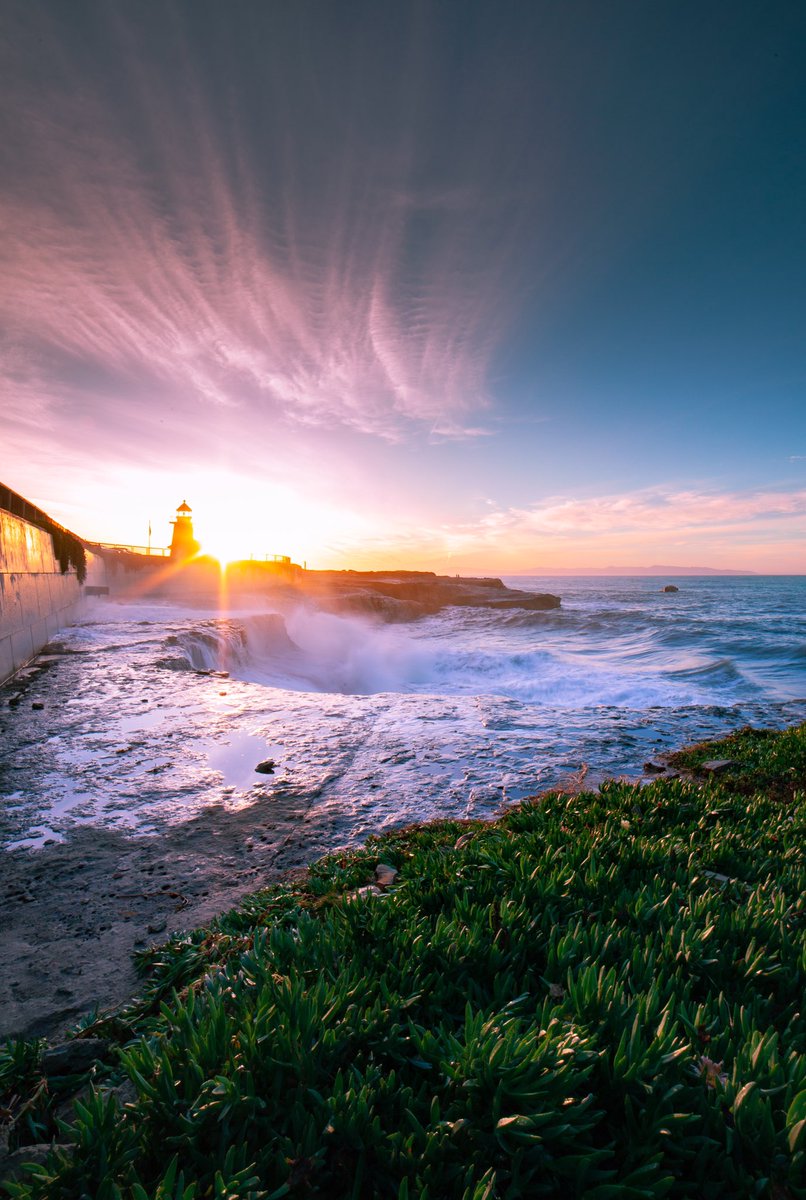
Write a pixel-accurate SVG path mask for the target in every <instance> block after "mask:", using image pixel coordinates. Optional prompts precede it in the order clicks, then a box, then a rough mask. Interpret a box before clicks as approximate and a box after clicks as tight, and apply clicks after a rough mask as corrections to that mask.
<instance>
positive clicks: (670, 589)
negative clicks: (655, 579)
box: [661, 583, 680, 592]
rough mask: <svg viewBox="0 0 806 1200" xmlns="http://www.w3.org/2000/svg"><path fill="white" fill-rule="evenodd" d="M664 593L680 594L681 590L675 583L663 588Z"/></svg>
mask: <svg viewBox="0 0 806 1200" xmlns="http://www.w3.org/2000/svg"><path fill="white" fill-rule="evenodd" d="M661 591H662V592H679V591H680V588H679V587H675V585H674V584H673V583H667V584H666V587H665V588H661Z"/></svg>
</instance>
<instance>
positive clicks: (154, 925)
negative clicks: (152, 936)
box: [146, 921, 168, 933]
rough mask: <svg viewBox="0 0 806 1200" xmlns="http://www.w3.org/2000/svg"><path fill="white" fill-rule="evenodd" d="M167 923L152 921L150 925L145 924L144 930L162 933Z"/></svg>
mask: <svg viewBox="0 0 806 1200" xmlns="http://www.w3.org/2000/svg"><path fill="white" fill-rule="evenodd" d="M167 924H168V922H167V921H152V922H151V924H150V925H147V926H146V930H147V932H148V933H163V932H164V931H165V928H166V926H167Z"/></svg>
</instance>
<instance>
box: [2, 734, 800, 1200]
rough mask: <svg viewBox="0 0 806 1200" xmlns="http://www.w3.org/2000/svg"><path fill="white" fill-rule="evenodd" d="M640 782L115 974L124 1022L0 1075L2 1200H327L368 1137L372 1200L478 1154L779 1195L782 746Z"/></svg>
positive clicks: (208, 930) (794, 1165) (793, 1028)
mask: <svg viewBox="0 0 806 1200" xmlns="http://www.w3.org/2000/svg"><path fill="white" fill-rule="evenodd" d="M667 761H668V763H669V767H670V770H669V773H668V774H667V776H666V778H663V777H659V776H658V775H655V776H654V777H653V778H651V779H648V780H647V786H645V787H642V786H637V785H636V784H634V783H629V782H627V781H619V780H614V781H612V782H610V783H608V784H607V785H603V787H602V788H601V790H600V791H599V792H598V793H596V792H592V791H591V790H590V789H587V788H585V787H584V781H583V780H580V787H579V789H578V790H576V791H575V792H571V793H569V792H567V791H563V790H562V789H557V788H555V789H552V790H550V791H547V792H544V793H541V794H539V795H537V796H535V797H531V798H530V799H528V800H524V801H522V802H521V803H520V804H516V805H514V806H513V807H512V808H511V809H509V810H508V811H507V812H506V813H504V814H503V815H501V816H500V817H499V818H498V819H496V820H493V821H481V820H465V821H457V820H455V819H447V820H437V821H430V822H425V823H422V822H415V823H409V824H407V825H405V826H403V827H401V828H398V829H396V830H394V831H389V832H388V833H384V834H382V835H381V836H379V837H375V838H371V839H370V840H369V841H368V842H367V844H366V845H363V846H360V847H355V848H352V849H350V850H346V851H338V852H336V853H331V854H328V855H327V856H325V858H323V859H320V860H319V861H317V862H316V863H312V864H311V866H310V868H309V869H308V870H302V871H298V872H297V873H296V874H295V875H293V876H289V875H288V874H286V875H285V877H284V878H283V879H282V880H280V879H279V878H278V880H276V881H275V885H274V886H268V887H266V888H265V889H264V890H261V891H259V892H258V893H257V894H254V895H250V896H249V897H248V898H247V899H245V900H244V902H243V903H241V904H239V905H238V906H237V907H235V908H231V909H230V911H228V912H226V913H225V914H224V915H222V916H221V917H220V919H218V920H213V921H212V922H211V923H210V924H209V925H207V926H203V927H200V928H196V929H194V930H192V931H191V932H189V933H186V934H183V935H182V936H180V937H177V938H175V939H173V940H171V941H170V942H168V943H167V944H165V945H162V946H160V947H159V948H157V949H155V950H154V951H153V952H151V953H149V952H145V953H143V954H141V955H140V956H139V962H140V965H141V967H142V968H143V973H142V975H141V977H140V980H139V986H138V988H137V994H136V995H135V996H133V997H132V998H131V1002H130V1003H128V1004H123V1005H121V1006H119V1007H118V1008H117V1009H115V1010H114V1011H109V1012H106V1013H99V1014H95V1015H92V1016H90V1017H88V1018H87V1019H85V1020H82V1021H81V1022H80V1023H78V1024H77V1025H75V1026H74V1028H73V1030H72V1031H71V1036H70V1040H68V1041H67V1042H65V1043H64V1044H62V1045H51V1047H50V1048H48V1047H46V1046H45V1045H44V1043H43V1041H42V1040H28V1041H25V1042H15V1043H12V1044H10V1045H9V1046H7V1047H5V1048H0V1070H1V1074H0V1082H2V1085H3V1086H2V1088H0V1091H2V1095H0V1102H2V1103H3V1104H4V1105H5V1113H6V1117H5V1125H4V1127H3V1128H0V1135H2V1136H3V1139H4V1142H5V1146H0V1176H5V1177H6V1179H7V1180H8V1181H9V1182H10V1181H11V1180H13V1179H14V1178H16V1179H20V1175H21V1173H22V1174H26V1172H27V1174H28V1179H27V1182H26V1183H21V1184H20V1190H19V1194H20V1195H21V1196H23V1195H24V1196H27V1197H30V1200H34V1197H44V1195H46V1194H47V1195H50V1194H51V1192H52V1188H51V1184H52V1183H53V1182H56V1181H58V1183H60V1184H61V1185H63V1186H62V1190H60V1192H59V1194H60V1195H61V1194H65V1195H67V1194H70V1195H73V1194H77V1193H76V1188H75V1186H74V1185H75V1184H76V1181H77V1180H80V1181H81V1189H82V1194H84V1192H86V1194H88V1195H89V1194H95V1190H97V1187H98V1186H99V1185H101V1184H102V1185H103V1186H104V1187H105V1188H106V1187H108V1186H110V1184H120V1185H125V1186H126V1187H128V1186H129V1185H130V1184H132V1183H135V1184H136V1194H137V1195H138V1196H139V1195H141V1194H142V1195H143V1196H145V1195H152V1194H156V1189H157V1188H158V1185H161V1184H162V1183H163V1182H166V1181H167V1182H170V1185H171V1189H172V1190H173V1184H174V1175H175V1173H176V1170H177V1158H176V1157H174V1156H175V1154H176V1150H177V1147H178V1148H180V1153H181V1156H182V1158H181V1165H182V1170H183V1171H185V1172H187V1173H188V1174H187V1175H183V1176H182V1177H181V1179H180V1191H184V1188H185V1184H186V1183H188V1182H190V1184H191V1186H193V1187H198V1188H200V1189H202V1190H203V1191H204V1192H205V1194H207V1193H208V1192H209V1193H210V1194H212V1187H213V1185H214V1183H215V1181H217V1180H219V1178H221V1179H222V1180H223V1181H225V1182H226V1183H228V1184H229V1185H230V1192H231V1193H232V1194H233V1195H236V1194H238V1192H237V1191H233V1190H232V1189H233V1188H235V1187H236V1185H239V1184H240V1182H241V1181H244V1180H245V1181H246V1182H247V1184H248V1187H249V1188H251V1189H253V1190H254V1188H263V1189H265V1190H266V1191H267V1192H268V1194H275V1195H285V1194H290V1195H292V1194H296V1193H297V1192H298V1191H299V1189H298V1188H297V1181H298V1177H299V1171H298V1164H299V1163H303V1164H305V1171H306V1175H305V1180H307V1179H308V1177H309V1175H310V1176H311V1177H312V1176H313V1175H316V1178H317V1180H318V1183H317V1190H318V1191H320V1192H321V1194H327V1195H332V1196H334V1197H335V1196H338V1197H344V1200H347V1197H349V1196H355V1195H356V1194H357V1193H356V1178H357V1175H356V1170H357V1164H356V1160H355V1157H354V1156H350V1155H347V1156H345V1153H344V1149H343V1147H344V1146H345V1145H348V1146H357V1147H358V1150H359V1152H362V1148H363V1147H364V1146H365V1142H364V1141H362V1140H361V1139H362V1138H364V1137H366V1134H367V1114H376V1115H374V1117H373V1120H372V1125H371V1128H370V1134H371V1137H372V1144H373V1146H374V1147H375V1148H376V1150H377V1153H378V1154H379V1155H380V1154H383V1155H385V1158H384V1161H386V1162H388V1164H389V1171H390V1172H391V1175H390V1178H391V1179H392V1182H393V1185H394V1186H393V1187H392V1188H391V1189H386V1192H388V1194H389V1195H394V1194H395V1192H396V1191H397V1194H398V1195H399V1197H400V1200H405V1197H406V1196H407V1195H409V1194H410V1193H409V1192H407V1191H406V1181H408V1180H410V1179H411V1178H412V1176H414V1182H415V1186H416V1189H417V1194H420V1193H421V1192H423V1191H424V1190H425V1188H426V1186H428V1188H429V1189H430V1186H431V1183H435V1184H436V1185H437V1192H436V1194H439V1195H457V1196H460V1195H465V1196H467V1194H468V1193H467V1191H466V1189H465V1186H464V1185H465V1183H466V1182H467V1179H468V1178H470V1176H471V1175H472V1177H473V1180H475V1182H479V1183H480V1186H481V1184H486V1183H489V1182H490V1178H489V1171H490V1169H491V1168H490V1162H491V1155H493V1156H494V1158H493V1166H494V1168H495V1170H496V1171H497V1172H500V1176H501V1179H502V1180H504V1182H506V1180H507V1179H509V1178H511V1177H512V1173H513V1171H514V1170H521V1169H522V1167H523V1164H524V1163H525V1164H526V1167H528V1170H529V1172H530V1176H529V1177H530V1178H532V1177H533V1178H535V1179H545V1163H546V1151H547V1150H548V1152H549V1154H550V1155H551V1156H552V1158H551V1161H560V1160H561V1158H562V1157H563V1156H565V1157H567V1156H569V1155H570V1156H571V1162H572V1168H573V1171H574V1176H573V1178H575V1179H577V1182H578V1185H579V1186H578V1187H575V1189H574V1194H575V1195H576V1194H579V1195H586V1194H588V1185H589V1184H590V1181H591V1178H592V1177H593V1174H592V1173H593V1172H596V1171H603V1173H602V1175H601V1179H602V1180H603V1181H604V1182H605V1185H606V1187H607V1190H608V1194H609V1192H610V1190H612V1186H613V1185H614V1183H615V1184H621V1183H624V1184H625V1185H627V1184H628V1183H630V1181H631V1180H633V1179H634V1178H636V1177H639V1178H640V1182H641V1189H642V1190H641V1192H640V1194H641V1195H642V1196H646V1197H647V1200H648V1198H649V1197H650V1196H654V1195H657V1194H659V1192H658V1187H662V1189H663V1190H664V1191H665V1190H667V1189H666V1187H665V1184H666V1181H667V1180H668V1179H670V1178H674V1179H676V1180H678V1181H679V1183H680V1184H681V1185H682V1186H683V1187H684V1189H685V1194H686V1195H688V1194H692V1193H693V1191H696V1190H697V1186H698V1184H699V1182H700V1181H701V1180H702V1178H704V1177H707V1178H708V1179H710V1180H716V1181H717V1182H719V1181H720V1180H722V1179H723V1176H724V1181H723V1182H725V1184H726V1186H727V1185H730V1187H729V1188H728V1190H729V1191H730V1194H734V1192H736V1194H739V1192H741V1194H742V1195H744V1194H747V1195H749V1194H751V1192H752V1194H759V1195H761V1194H762V1189H761V1186H760V1185H761V1183H762V1182H764V1183H765V1184H766V1183H768V1182H769V1163H770V1161H772V1160H773V1156H775V1158H774V1161H775V1164H776V1165H775V1171H776V1178H777V1179H780V1181H781V1183H782V1188H783V1190H782V1194H784V1192H786V1194H789V1190H788V1188H787V1187H786V1183H787V1181H789V1182H790V1183H793V1182H794V1181H795V1180H797V1179H802V1165H803V1161H804V1157H803V1156H804V1150H806V1146H805V1145H804V1142H803V1138H804V1136H806V1122H804V1120H803V1119H802V1118H803V1112H802V1099H803V1095H804V1093H803V1091H802V1085H803V1069H802V1062H801V1057H800V1056H799V1055H798V1053H797V1049H798V1046H799V1045H800V1042H801V1040H802V1027H803V1021H802V1016H801V1012H800V1007H799V1005H798V1004H797V998H798V996H799V995H800V994H801V992H802V984H803V959H802V942H803V929H802V909H803V841H802V828H803V824H802V823H803V819H804V812H803V802H804V791H803V788H804V784H806V724H804V723H799V724H798V725H795V726H793V727H791V728H789V729H787V730H784V731H776V730H770V729H754V728H752V727H749V726H744V727H742V728H740V729H739V730H737V731H735V732H734V733H731V734H729V735H727V736H725V737H723V738H721V739H719V740H717V741H711V742H700V743H696V744H694V745H691V746H688V747H687V748H685V749H683V750H678V751H675V752H672V753H671V754H670V755H669V756H668V759H667ZM132 865H134V864H132ZM140 865H141V866H143V864H140ZM149 865H151V866H153V867H154V868H155V871H156V868H157V865H158V864H156V863H153V864H149ZM146 870H147V867H146ZM122 878H123V877H121V880H122ZM121 880H118V881H116V882H117V883H118V884H120V883H121ZM234 882H235V884H236V886H237V883H238V881H237V880H235V881H234ZM278 884H279V886H278ZM171 890H172V889H171V886H170V884H169V883H168V884H167V885H160V887H159V888H158V892H159V894H160V895H165V896H167V898H168V899H170V900H174V901H175V900H176V899H177V898H178V897H176V896H172V895H171ZM202 894H203V893H202ZM208 899H209V890H208ZM182 911H183V912H184V913H186V914H187V913H188V912H189V911H190V908H189V906H188V907H185V908H183V909H182ZM183 923H184V922H183ZM736 1014H740V1016H739V1015H736ZM354 1081H357V1084H358V1086H355V1082H354ZM771 1081H772V1082H773V1083H774V1084H775V1086H771ZM754 1089H755V1090H754ZM751 1092H752V1094H753V1096H754V1098H755V1103H756V1110H755V1111H754V1115H753V1120H752V1121H751V1122H749V1123H747V1122H746V1121H745V1119H744V1118H745V1112H744V1111H743V1105H744V1104H745V1103H746V1102H747V1098H748V1096H749V1095H750V1094H751ZM636 1096H637V1097H638V1098H639V1099H640V1100H641V1102H642V1103H643V1105H644V1106H645V1107H644V1108H640V1109H639V1108H637V1107H636V1105H635V1102H634V1099H633V1097H636ZM672 1096H674V1112H673V1111H672V1109H671V1107H670V1104H669V1101H670V1098H671V1097H672ZM79 1101H80V1103H79ZM759 1105H760V1106H761V1109H759ZM740 1110H742V1111H740ZM762 1110H763V1111H762ZM644 1111H645V1112H646V1116H645V1117H643V1116H640V1114H641V1113H644ZM405 1112H412V1113H413V1115H414V1118H415V1119H416V1122H417V1125H416V1126H414V1123H413V1121H412V1127H413V1128H415V1136H414V1138H411V1137H410V1138H409V1139H408V1140H407V1141H406V1142H405V1143H404V1144H403V1145H402V1146H401V1139H400V1130H401V1119H405V1118H401V1113H405ZM636 1113H639V1119H640V1120H642V1121H643V1124H642V1126H641V1131H640V1132H641V1138H640V1139H638V1140H637V1139H636V1136H635V1128H636V1124H635V1123H636ZM737 1117H738V1119H736V1118H737ZM756 1118H758V1119H756ZM759 1120H762V1121H763V1129H764V1131H765V1132H764V1138H765V1141H764V1144H763V1146H761V1147H759V1143H758V1137H759V1134H758V1129H759ZM672 1122H674V1124H673V1125H672V1124H671V1123H672ZM166 1130H167V1132H168V1136H167V1137H166ZM591 1130H593V1131H594V1136H593V1138H592V1136H591ZM457 1131H458V1132H459V1134H460V1136H461V1142H460V1143H459V1144H457V1143H456V1136H455V1135H456V1133H457ZM211 1133H213V1134H214V1136H212V1137H211ZM334 1135H335V1136H334ZM737 1138H738V1139H739V1150H740V1151H741V1153H740V1154H738V1155H735V1156H734V1157H731V1153H730V1152H731V1150H732V1148H733V1149H735V1147H736V1144H737ZM636 1144H638V1145H639V1148H640V1151H641V1155H640V1158H639V1159H638V1160H637V1161H636V1157H635V1148H636ZM233 1145H237V1146H238V1147H239V1150H240V1153H241V1158H240V1159H239V1160H237V1161H234V1160H233V1155H232V1153H231V1152H229V1148H230V1147H232V1146H233ZM118 1146H120V1147H125V1148H126V1153H125V1155H120V1154H118V1153H117V1152H116V1150H115V1148H116V1147H118ZM703 1146H705V1147H706V1148H707V1152H708V1155H709V1160H708V1162H707V1163H706V1164H703V1161H702V1153H703V1149H702V1148H703ZM110 1147H111V1148H112V1151H113V1152H112V1153H110ZM601 1147H606V1150H605V1151H603V1150H602V1149H601ZM4 1149H5V1158H4V1159H3V1157H2V1154H3V1150H4ZM432 1150H433V1153H432ZM602 1153H607V1155H608V1156H609V1157H608V1160H607V1162H606V1163H604V1164H602V1162H601V1155H602ZM524 1155H527V1156H528V1157H527V1158H525V1157H524ZM580 1155H581V1156H582V1158H580ZM583 1160H584V1161H583ZM378 1161H380V1160H378ZM457 1162H458V1163H460V1164H461V1170H462V1172H465V1173H467V1177H465V1175H464V1174H463V1176H462V1182H461V1184H460V1185H459V1186H458V1188H457V1186H454V1185H455V1184H456V1164H457ZM580 1163H582V1164H583V1165H582V1166H580V1165H579V1164H580ZM726 1163H727V1164H728V1167H730V1168H731V1169H728V1167H726V1166H725V1164H726ZM736 1163H738V1164H739V1165H740V1166H741V1170H742V1174H741V1178H740V1179H738V1184H739V1186H733V1185H734V1184H737V1178H736V1177H735V1172H733V1174H732V1173H731V1171H732V1168H733V1166H734V1165H735V1164H736ZM24 1164H39V1166H40V1167H42V1166H43V1167H44V1173H41V1172H40V1171H38V1169H37V1166H32V1167H30V1168H29V1167H26V1166H25V1165H24ZM580 1172H581V1173H580ZM636 1172H640V1176H636ZM670 1172H672V1174H670ZM485 1173H486V1174H485ZM650 1173H652V1174H651V1177H649V1176H650ZM303 1182H304V1181H303ZM527 1182H528V1181H527ZM556 1182H557V1183H558V1185H561V1186H563V1187H565V1188H567V1184H568V1178H567V1177H566V1176H565V1175H562V1173H560V1174H559V1175H558V1177H557V1181H556ZM398 1183H400V1187H399V1188H398V1186H397V1185H398ZM320 1184H321V1186H319V1185H320ZM656 1185H657V1186H656ZM306 1190H307V1189H306ZM15 1194H17V1192H16V1191H15ZM127 1194H128V1193H127ZM132 1194H134V1190H132ZM228 1194H229V1193H228ZM241 1194H243V1192H242V1193H241ZM249 1194H250V1195H251V1194H253V1191H249ZM255 1194H257V1192H255ZM261 1194H263V1193H262V1192H261ZM373 1194H375V1193H374V1192H373ZM379 1194H380V1193H379ZM474 1194H478V1189H476V1192H475V1193H474ZM485 1194H489V1190H488V1192H487V1193H485ZM522 1194H527V1192H526V1191H524V1192H523V1193H522ZM552 1194H554V1192H552ZM557 1194H560V1192H559V1190H558V1191H557ZM682 1194H683V1192H682V1191H681V1195H682ZM776 1194H777V1193H776ZM793 1194H794V1193H793Z"/></svg>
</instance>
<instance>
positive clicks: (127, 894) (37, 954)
mask: <svg viewBox="0 0 806 1200" xmlns="http://www.w3.org/2000/svg"><path fill="white" fill-rule="evenodd" d="M670 756H671V753H670V754H660V755H656V756H655V757H654V761H655V762H657V763H658V764H660V763H663V762H666V761H667V760H668V759H669V757H670ZM680 774H681V772H678V771H675V770H665V771H664V772H663V773H661V772H658V771H655V772H645V773H644V774H643V775H641V776H635V775H626V774H625V775H619V776H617V777H616V778H617V779H618V780H619V782H624V783H644V782H646V783H648V782H652V781H654V780H657V779H667V780H669V779H673V778H676V777H678V776H679V775H680ZM605 778H608V779H609V778H612V777H610V776H607V777H604V776H602V777H600V776H599V774H598V773H597V774H596V775H593V776H592V775H590V774H589V773H588V772H586V771H581V772H579V773H578V774H577V775H576V776H569V777H568V779H567V781H566V782H565V783H564V785H563V786H562V787H557V788H552V789H549V790H548V792H546V793H545V794H550V793H552V792H558V791H559V792H563V793H566V794H569V795H571V794H575V793H579V792H583V791H584V792H597V791H598V788H599V784H600V783H601V782H604V779H605ZM541 794H544V793H541V792H538V793H536V795H535V796H529V797H523V798H522V799H520V800H517V801H512V803H511V804H508V805H506V806H505V807H503V808H502V809H501V811H500V812H499V813H498V814H497V815H494V816H490V817H488V818H486V819H484V818H473V819H472V820H471V821H470V823H471V824H482V825H494V824H496V823H497V822H498V821H500V820H501V819H502V818H503V817H504V816H505V815H506V814H507V813H510V812H512V811H514V810H516V809H517V808H518V807H520V805H522V804H524V803H528V802H530V801H532V800H534V799H536V798H537V797H538V796H539V795H541ZM292 808H293V810H294V812H293V816H292V818H291V819H290V820H286V821H284V820H283V814H282V813H278V811H277V808H276V807H274V808H272V809H271V810H270V811H266V810H265V808H263V807H262V806H261V805H260V804H259V802H256V803H255V804H253V805H250V806H248V807H246V808H243V809H240V810H236V811H232V810H227V809H224V808H223V807H221V806H220V805H211V806H210V807H208V808H206V809H202V810H201V811H200V812H199V813H198V814H197V815H196V816H195V817H193V818H192V819H190V820H189V821H186V822H183V823H182V824H178V825H174V826H172V827H170V828H169V829H168V830H166V831H164V832H163V833H161V834H159V835H158V836H150V837H142V836H139V837H138V836H131V835H127V834H122V833H118V832H115V831H112V830H105V829H102V828H98V827H97V826H92V827H90V826H79V827H77V828H75V829H74V830H73V831H72V832H71V833H70V834H69V835H68V836H67V837H66V839H65V840H64V841H63V842H58V843H53V844H50V845H45V846H43V847H40V848H37V849H33V850H31V849H18V850H11V851H6V852H5V857H4V862H3V867H4V886H3V894H2V908H3V928H2V934H0V1041H3V1040H5V1039H11V1038H40V1037H45V1038H48V1039H50V1040H52V1039H54V1038H58V1037H60V1036H62V1035H63V1034H65V1033H66V1032H67V1030H69V1029H70V1028H71V1026H73V1025H74V1024H75V1023H76V1022H77V1021H79V1020H81V1019H82V1018H84V1017H86V1016H87V1015H88V1014H89V1013H91V1012H93V1011H94V1010H97V1011H98V1012H99V1013H107V1012H110V1011H113V1010H115V1009H116V1008H118V1007H120V1006H121V1005H124V1004H126V1003H127V1002H128V1001H129V1000H131V999H132V998H133V997H134V996H135V995H136V994H137V991H138V989H139V988H140V987H141V986H142V979H141V977H140V976H139V975H138V973H137V970H136V968H135V965H134V958H135V956H136V955H137V954H138V953H140V952H143V951H146V950H150V949H152V950H153V949H154V948H156V947H158V946H160V945H162V944H163V943H164V942H166V941H167V940H168V939H169V938H170V937H171V936H172V935H174V934H184V933H189V932H191V931H192V930H194V929H196V928H198V927H200V926H202V925H205V924H207V923H208V922H210V921H212V920H214V919H215V918H216V917H220V916H221V915H222V914H224V913H226V912H227V911H229V910H230V909H232V908H234V907H236V906H237V905H238V904H239V902H240V901H241V900H243V899H244V898H245V897H247V896H249V895H250V894H252V893H254V892H257V891H260V890H261V889H263V888H265V887H267V886H269V885H271V884H277V883H282V882H284V881H288V880H290V879H294V878H298V877H299V876H300V875H301V874H305V873H306V872H307V871H308V869H309V868H310V867H312V866H314V865H315V863H316V862H318V861H320V859H321V852H320V849H321V848H320V846H317V844H316V838H315V836H311V838H310V841H308V840H306V836H305V824H306V822H305V818H303V820H302V821H301V822H300V821H299V820H298V800H296V799H295V800H294V803H293V805H292ZM261 812H263V814H264V817H263V820H261ZM450 819H451V820H453V821H456V819H457V818H456V817H451V818H450ZM431 823H432V822H417V821H415V822H411V821H406V820H405V819H404V818H402V819H401V824H400V826H399V827H396V828H394V829H385V830H384V831H383V832H384V835H386V834H389V833H392V834H396V833H400V832H401V831H402V830H404V829H408V828H427V827H428V825H429V824H431ZM211 843H213V845H211ZM306 847H309V849H308V848H306ZM363 848H364V845H363V844H361V845H357V846H350V847H349V848H348V849H346V850H345V853H355V852H361V851H362V850H363ZM339 852H340V848H339V847H338V846H333V847H331V848H330V849H329V850H328V851H327V854H326V856H325V857H328V856H330V855H332V854H338V853H339Z"/></svg>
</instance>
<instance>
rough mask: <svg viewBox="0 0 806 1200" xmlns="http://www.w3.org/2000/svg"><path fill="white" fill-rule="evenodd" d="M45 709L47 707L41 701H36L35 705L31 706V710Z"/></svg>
mask: <svg viewBox="0 0 806 1200" xmlns="http://www.w3.org/2000/svg"><path fill="white" fill-rule="evenodd" d="M44 707H45V706H44V704H43V703H42V701H41V700H34V702H33V704H32V705H31V708H34V709H40V708H44Z"/></svg>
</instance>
